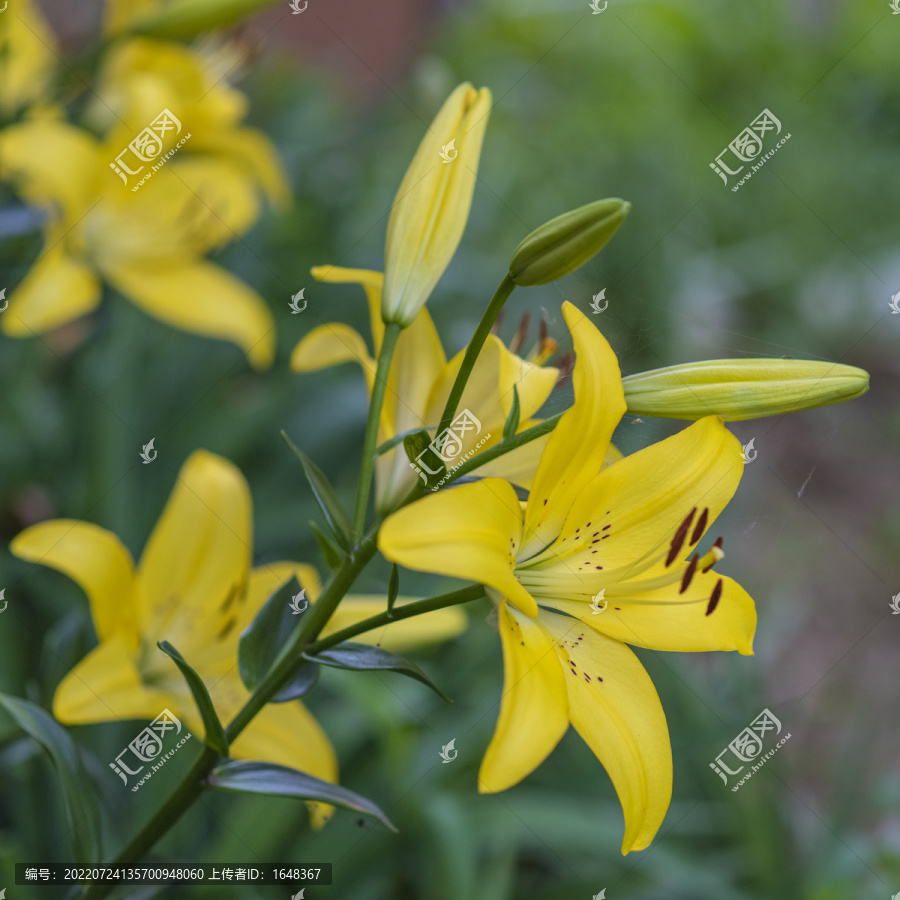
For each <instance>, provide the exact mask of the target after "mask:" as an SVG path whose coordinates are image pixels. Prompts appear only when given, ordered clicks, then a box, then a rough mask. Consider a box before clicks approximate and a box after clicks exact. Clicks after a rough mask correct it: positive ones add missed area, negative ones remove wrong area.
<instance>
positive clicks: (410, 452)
mask: <svg viewBox="0 0 900 900" xmlns="http://www.w3.org/2000/svg"><path fill="white" fill-rule="evenodd" d="M429 444H431V435H430V434H429V433H428V432H427V431H425V430H424V429H423V430H422V431H417V432H416V433H415V434H408V435H407V436H406V437H405V438H403V449H404V450H405V451H406V456H407V457H408V459H409V461H410V464H411V465H412V466H414V467H415V470H416V474H417V475H418V476H419V477H424V478H425V484H426V486H427V485H428V479H430V478H431V477H432V476H437V477H438V478H440V477H441V476H442V473H444V472H446V471H447V467H446V466H445V465H444V462H443V460H441V461H440V463H439V468H438V469H437V471H434V472H432V471H427V470H426V469H425V468H424V466H422V465H421V464H420V463H419V462H417V460H418V459H419V457H420V456H421V455H422V454H423V453H424V452H425V450H427V449H428V446H429ZM432 455H435V454H432ZM438 458H439V457H438ZM439 459H440V458H439Z"/></svg>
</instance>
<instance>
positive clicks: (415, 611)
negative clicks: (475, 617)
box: [306, 584, 484, 656]
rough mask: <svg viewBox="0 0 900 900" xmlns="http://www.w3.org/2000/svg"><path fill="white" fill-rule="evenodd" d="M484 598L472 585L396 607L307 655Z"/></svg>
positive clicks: (321, 642)
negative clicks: (381, 629)
mask: <svg viewBox="0 0 900 900" xmlns="http://www.w3.org/2000/svg"><path fill="white" fill-rule="evenodd" d="M483 596H484V588H483V587H482V586H481V585H480V584H470V585H469V586H468V587H464V588H460V589H459V590H458V591H451V592H450V593H449V594H439V595H438V596H437V597H429V598H428V599H427V600H415V601H413V602H412V603H405V604H404V605H403V606H395V607H394V608H393V609H392V610H391V611H390V612H383V613H379V614H378V615H377V616H372V617H371V618H369V619H364V620H363V621H362V622H357V623H356V624H355V625H350V626H349V627H347V628H344V629H342V630H341V631H336V632H335V633H334V634H329V635H328V637H325V638H319V640H317V641H315V642H314V643H312V644H310V645H309V646H308V647H307V648H306V654H307V655H308V656H315V654H316V653H321V652H322V651H323V650H327V649H328V648H329V647H333V646H334V645H335V644H341V643H343V642H344V641H349V640H350V638H354V637H356V636H357V635H358V634H363V633H364V632H366V631H372V630H373V629H375V628H381V627H383V626H384V625H390V624H391V622H399V621H400V620H401V619H409V618H411V617H412V616H420V615H422V614H423V613H428V612H434V610H436V609H446V608H447V607H448V606H458V605H459V604H461V603H469V602H470V601H472V600H478V599H480V598H481V597H483Z"/></svg>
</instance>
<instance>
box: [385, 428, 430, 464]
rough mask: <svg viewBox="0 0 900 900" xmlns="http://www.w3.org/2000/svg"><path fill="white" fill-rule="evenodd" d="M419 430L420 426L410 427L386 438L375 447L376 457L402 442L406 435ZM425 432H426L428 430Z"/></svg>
mask: <svg viewBox="0 0 900 900" xmlns="http://www.w3.org/2000/svg"><path fill="white" fill-rule="evenodd" d="M420 431H421V429H420V428H410V429H409V431H401V432H400V434H395V435H394V436H393V437H392V438H390V439H388V440H386V441H385V442H384V443H383V444H381V445H380V446H379V447H377V448H376V450H375V456H376V458H377V457H379V456H383V455H384V454H385V453H388V452H389V451H391V450H393V449H394V447H396V446H397V445H398V444H402V443H403V442H404V441H405V440H406V438H407V436H408V435H412V434H418V433H419V432H420ZM425 433H426V434H427V433H428V432H425ZM429 440H430V439H429ZM419 452H421V451H419Z"/></svg>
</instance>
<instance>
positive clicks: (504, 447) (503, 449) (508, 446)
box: [444, 410, 568, 486]
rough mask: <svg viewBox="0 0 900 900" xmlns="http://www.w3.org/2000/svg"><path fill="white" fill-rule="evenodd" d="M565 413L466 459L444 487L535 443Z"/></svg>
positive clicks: (553, 426) (550, 429)
mask: <svg viewBox="0 0 900 900" xmlns="http://www.w3.org/2000/svg"><path fill="white" fill-rule="evenodd" d="M567 412H568V410H563V412H561V413H557V414H556V415H555V416H550V418H549V419H544V421H543V422H538V424H537V425H532V426H531V428H526V429H525V431H520V432H519V433H518V434H514V435H513V436H512V437H511V438H507V439H506V440H505V441H501V442H500V443H499V444H496V445H495V446H493V447H491V448H490V449H488V450H482V451H481V453H476V454H475V456H473V457H472V458H471V459H467V460H466V461H465V462H464V463H463V464H462V465H461V466H460V467H459V468H458V469H455V470H454V471H453V472H451V473H450V478H449V479H448V480H447V481H446V482H445V485H444V486H446V485H447V484H450V483H452V482H454V481H456V479H457V478H462V477H463V475H468V474H469V472H471V471H472V470H473V469H477V468H478V467H479V466H483V465H484V464H485V463H489V462H491V460H494V459H497V458H498V457H500V456H505V455H506V454H507V453H510V452H511V451H513V450H516V449H517V448H518V447H521V446H523V445H524V444H529V443H531V441H536V440H537V439H538V438H539V437H543V436H544V435H545V434H549V433H550V432H551V431H553V429H554V428H556V426H557V425H558V424H559V420H560V419H561V418H562V417H563V416H564V415H565V414H566V413H567Z"/></svg>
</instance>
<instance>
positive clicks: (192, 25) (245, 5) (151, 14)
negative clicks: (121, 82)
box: [109, 0, 305, 38]
mask: <svg viewBox="0 0 900 900" xmlns="http://www.w3.org/2000/svg"><path fill="white" fill-rule="evenodd" d="M274 3H275V0H172V2H170V3H167V4H166V5H165V6H157V5H153V6H150V7H149V9H148V11H147V12H146V13H143V14H140V13H138V14H133V15H130V16H125V17H123V16H119V17H118V18H119V19H121V20H122V21H121V22H119V23H118V27H117V23H116V22H114V21H111V22H110V24H109V30H110V31H111V32H116V33H117V32H119V31H121V30H125V31H129V32H132V33H134V34H146V35H152V36H153V37H161V38H190V37H194V36H195V35H197V34H200V33H202V32H204V31H209V30H210V29H213V28H226V27H228V26H231V25H235V24H237V23H238V22H239V21H241V20H242V19H246V18H249V17H250V16H253V15H256V14H257V13H260V12H262V11H263V10H264V9H265V8H266V7H267V6H273V5H274ZM302 9H305V7H304V6H303V3H302V2H301V3H299V4H298V9H297V10H296V11H302Z"/></svg>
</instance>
